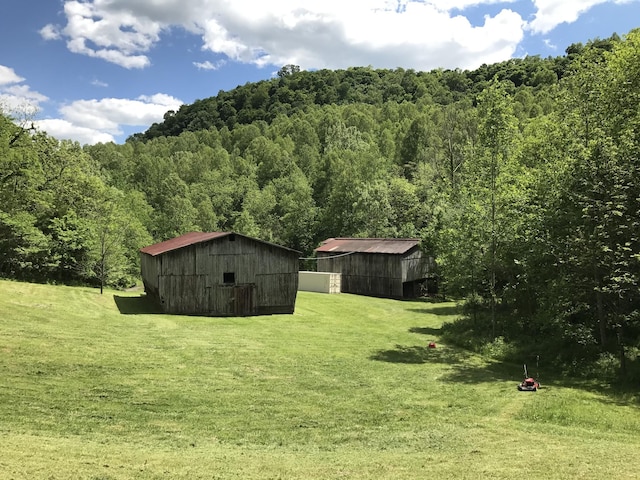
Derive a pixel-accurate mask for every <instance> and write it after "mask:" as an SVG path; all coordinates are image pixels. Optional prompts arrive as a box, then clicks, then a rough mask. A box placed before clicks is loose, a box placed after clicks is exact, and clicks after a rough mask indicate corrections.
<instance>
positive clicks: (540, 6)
mask: <svg viewBox="0 0 640 480" xmlns="http://www.w3.org/2000/svg"><path fill="white" fill-rule="evenodd" d="M629 1H631V0H562V1H560V0H533V4H534V5H535V7H536V10H537V11H536V14H535V18H534V19H533V20H532V21H531V23H530V25H529V27H530V29H531V30H532V31H533V32H534V33H548V32H550V31H551V30H553V29H554V28H555V27H557V26H558V25H560V24H561V23H573V22H575V21H576V20H577V19H578V17H579V16H580V15H581V14H583V13H585V12H586V11H588V10H589V9H591V8H592V7H594V6H596V5H600V4H603V3H618V4H622V3H628V2H629Z"/></svg>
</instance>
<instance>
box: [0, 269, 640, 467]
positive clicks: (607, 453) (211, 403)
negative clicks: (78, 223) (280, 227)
mask: <svg viewBox="0 0 640 480" xmlns="http://www.w3.org/2000/svg"><path fill="white" fill-rule="evenodd" d="M0 312H1V317H0V368H1V370H2V375H1V376H0V433H1V435H2V455H1V456H0V478H14V479H22V478H25V479H26V478H29V479H34V478H36V479H37V478H48V479H67V478H83V479H85V478H93V479H125V478H143V479H146V478H185V479H187V478H188V479H194V478H207V479H211V478H224V479H226V478H242V479H247V478H248V479H251V478H287V479H291V478H301V479H302V478H307V479H308V478H323V479H324V478H394V479H398V478H407V479H415V478H478V477H491V478H515V477H517V476H519V475H526V476H527V477H529V478H545V479H548V478H576V477H581V478H605V477H606V478H634V477H636V475H637V466H636V464H635V462H634V460H635V458H636V456H637V452H638V451H640V437H638V435H637V432H638V431H639V430H640V409H638V403H637V399H634V398H624V397H622V396H614V395H612V394H606V393H604V392H599V391H597V390H596V389H593V388H580V387H581V386H580V385H573V386H567V385H565V384H563V383H562V382H561V379H557V378H553V374H552V372H543V378H542V380H543V383H544V384H545V388H544V389H543V390H541V391H539V392H537V393H534V394H531V393H519V392H517V391H516V388H515V385H516V383H517V382H518V381H519V380H520V378H521V366H520V365H502V364H496V363H492V362H489V361H487V360H486V359H483V358H480V357H476V356H472V355H470V354H468V353H467V352H465V351H461V350H458V349H455V348H452V347H448V346H447V345H444V344H441V343H438V347H437V348H436V349H428V348H426V346H427V344H428V343H429V341H432V340H433V341H436V342H439V338H438V334H439V328H440V326H441V324H442V323H443V322H445V321H448V320H451V319H452V318H454V315H455V313H456V309H455V306H454V305H453V304H428V303H421V302H399V301H393V300H385V299H372V298H366V297H359V296H354V295H346V294H341V295H333V296H330V295H324V294H315V293H309V292H301V293H300V294H299V297H298V302H297V306H296V313H295V314H294V315H281V316H266V317H254V318H203V317H184V316H168V315H162V314H157V313H154V312H153V310H152V309H150V308H149V306H148V305H146V304H145V302H144V299H143V298H141V297H139V296H138V294H137V293H131V294H124V293H121V292H107V293H106V294H105V295H102V296H100V295H99V293H98V292H97V291H96V290H92V289H83V288H70V287H60V286H55V287H54V286H45V285H35V284H26V283H16V282H6V281H0Z"/></svg>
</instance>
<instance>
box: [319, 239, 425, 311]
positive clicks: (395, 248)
mask: <svg viewBox="0 0 640 480" xmlns="http://www.w3.org/2000/svg"><path fill="white" fill-rule="evenodd" d="M315 252H316V257H317V258H318V260H317V263H318V271H319V272H336V273H340V274H341V278H342V291H343V292H345V293H356V294H359V295H368V296H372V297H387V298H415V297H417V296H419V295H420V293H421V289H422V286H423V284H424V282H425V281H426V280H427V278H429V276H430V271H432V270H433V268H432V266H433V260H432V259H431V258H430V257H427V256H425V255H424V254H423V253H422V250H420V240H419V239H415V238H330V239H328V240H325V241H324V242H322V245H321V246H320V247H318V248H316V250H315Z"/></svg>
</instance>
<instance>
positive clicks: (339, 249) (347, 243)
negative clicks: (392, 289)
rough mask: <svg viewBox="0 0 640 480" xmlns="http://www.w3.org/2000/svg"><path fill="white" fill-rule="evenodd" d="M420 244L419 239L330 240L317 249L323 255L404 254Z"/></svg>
mask: <svg viewBox="0 0 640 480" xmlns="http://www.w3.org/2000/svg"><path fill="white" fill-rule="evenodd" d="M419 244H420V239H418V238H329V239H328V240H325V241H324V242H322V245H321V246H319V247H318V248H316V249H315V251H316V252H321V253H349V252H357V253H390V254H403V253H406V252H408V251H409V250H411V249H412V248H414V247H416V246H418V245H419Z"/></svg>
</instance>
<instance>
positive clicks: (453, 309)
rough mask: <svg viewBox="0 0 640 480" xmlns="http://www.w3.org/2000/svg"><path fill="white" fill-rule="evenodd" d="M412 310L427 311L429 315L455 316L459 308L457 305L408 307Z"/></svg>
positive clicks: (458, 312)
mask: <svg viewBox="0 0 640 480" xmlns="http://www.w3.org/2000/svg"><path fill="white" fill-rule="evenodd" d="M409 310H411V311H412V312H417V313H429V314H431V315H446V316H455V315H459V314H460V312H461V310H460V307H459V306H457V305H446V306H442V307H428V306H425V307H421V308H410V309H409Z"/></svg>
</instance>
